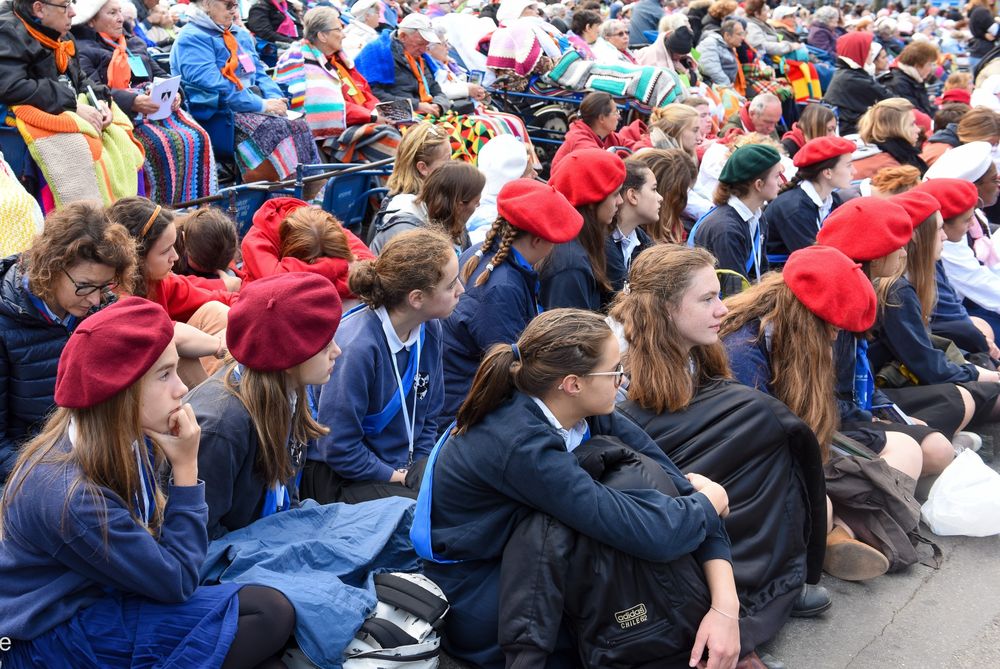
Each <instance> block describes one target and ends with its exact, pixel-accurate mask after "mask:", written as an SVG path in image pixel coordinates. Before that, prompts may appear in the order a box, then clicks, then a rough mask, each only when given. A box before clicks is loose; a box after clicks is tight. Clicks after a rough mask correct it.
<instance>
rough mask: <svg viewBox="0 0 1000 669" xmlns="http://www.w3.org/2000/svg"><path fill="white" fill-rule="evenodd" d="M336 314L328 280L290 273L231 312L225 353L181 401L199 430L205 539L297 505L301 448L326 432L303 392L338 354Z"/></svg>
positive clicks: (321, 379)
mask: <svg viewBox="0 0 1000 669" xmlns="http://www.w3.org/2000/svg"><path fill="white" fill-rule="evenodd" d="M340 308H341V307H340V298H339V297H338V296H337V290H336V289H335V288H334V287H333V284H331V283H330V282H329V281H327V280H326V279H325V278H323V277H321V276H318V275H316V274H307V273H304V272H293V273H288V274H276V275H274V276H270V277H265V278H263V279H258V280H257V281H254V282H253V283H250V284H248V285H247V286H246V287H245V288H244V289H243V291H242V293H241V296H240V300H239V302H237V303H236V304H235V305H233V308H232V310H231V311H230V312H229V324H230V327H229V329H227V330H226V340H227V346H228V348H229V357H227V358H226V363H225V365H224V366H223V368H222V369H220V370H219V371H218V372H216V373H215V374H214V375H212V376H211V377H210V378H209V379H208V380H207V381H206V382H205V383H202V384H201V385H200V386H198V387H197V388H195V389H194V390H192V391H191V392H190V393H189V394H188V396H187V398H186V399H187V401H188V402H190V404H191V406H192V407H193V408H194V411H195V414H196V415H197V417H198V424H199V425H201V430H202V432H201V448H200V449H199V451H198V469H199V471H200V472H201V477H202V480H204V481H205V484H206V502H207V503H208V535H209V538H211V539H216V538H218V537H220V536H222V535H223V534H225V533H227V532H232V531H233V530H238V529H240V528H242V527H246V526H247V525H249V524H250V523H252V522H253V521H254V520H257V519H258V518H263V517H265V516H269V515H271V514H274V513H278V512H279V511H285V510H287V509H289V508H292V507H293V506H297V505H298V502H299V500H300V496H299V483H300V480H301V473H302V467H303V465H304V464H305V449H306V444H307V443H309V442H310V441H312V440H315V439H318V438H319V437H321V436H323V435H325V434H327V433H328V432H329V429H328V428H326V427H324V426H322V425H320V424H319V423H318V422H316V416H315V407H314V406H313V402H312V401H311V398H309V397H307V394H306V390H307V388H308V386H313V385H322V384H324V383H326V382H327V381H328V380H329V379H330V372H331V370H332V369H333V367H334V364H335V362H334V361H335V360H336V358H337V356H339V355H340V348H338V346H337V344H336V342H334V341H333V335H334V333H335V332H336V330H337V326H338V325H339V323H340ZM275 342H280V346H275V345H274V343H275Z"/></svg>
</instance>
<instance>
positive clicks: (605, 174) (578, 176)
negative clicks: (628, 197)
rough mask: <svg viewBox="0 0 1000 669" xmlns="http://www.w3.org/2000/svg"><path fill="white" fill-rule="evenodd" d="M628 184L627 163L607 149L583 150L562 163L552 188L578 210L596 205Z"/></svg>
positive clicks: (554, 175) (556, 169)
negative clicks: (624, 184)
mask: <svg viewBox="0 0 1000 669" xmlns="http://www.w3.org/2000/svg"><path fill="white" fill-rule="evenodd" d="M623 183H625V163H624V162H623V161H622V159H621V158H619V157H618V156H616V155H615V154H613V153H608V152H607V151H605V150H604V149H580V150H579V151H574V152H573V153H571V154H569V155H568V156H566V157H565V158H563V159H562V160H560V161H559V163H558V164H557V165H556V168H555V169H554V170H553V171H552V176H550V177H549V185H551V186H552V187H553V188H555V189H556V190H557V191H559V192H560V193H562V194H563V195H565V196H566V199H567V200H569V203H570V204H571V205H573V206H574V207H582V206H583V205H585V204H595V203H597V202H600V201H601V200H603V199H604V198H606V197H607V196H609V195H611V194H612V193H614V192H615V191H616V190H618V189H619V188H621V187H622V184H623Z"/></svg>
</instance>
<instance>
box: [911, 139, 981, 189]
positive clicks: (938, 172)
mask: <svg viewBox="0 0 1000 669" xmlns="http://www.w3.org/2000/svg"><path fill="white" fill-rule="evenodd" d="M992 164H993V147H992V146H991V145H990V143H989V142H969V143H968V144H963V145H962V146H956V147H955V148H954V149H948V150H947V151H945V152H944V153H942V154H941V156H940V157H939V158H938V159H937V160H935V161H934V164H933V165H931V166H930V168H929V169H928V170H927V174H926V175H925V176H926V178H928V179H939V178H942V177H950V178H952V179H965V180H966V181H976V180H978V179H981V178H982V176H983V175H984V174H986V172H987V171H988V170H989V169H990V165H992Z"/></svg>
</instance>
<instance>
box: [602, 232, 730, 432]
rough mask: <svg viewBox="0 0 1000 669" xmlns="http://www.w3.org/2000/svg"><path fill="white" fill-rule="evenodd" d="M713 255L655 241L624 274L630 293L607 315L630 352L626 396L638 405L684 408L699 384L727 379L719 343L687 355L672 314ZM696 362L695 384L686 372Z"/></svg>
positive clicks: (712, 265)
mask: <svg viewBox="0 0 1000 669" xmlns="http://www.w3.org/2000/svg"><path fill="white" fill-rule="evenodd" d="M715 265H716V260H715V257H714V256H713V255H712V254H711V253H709V252H708V251H706V250H705V249H702V248H687V247H685V246H680V245H677V244H658V245H656V246H653V247H652V248H649V249H647V250H646V251H644V252H643V253H642V255H640V256H639V257H638V258H636V260H635V262H634V263H633V264H632V269H631V271H630V272H629V275H628V292H627V293H626V292H625V291H622V292H620V293H618V295H617V297H615V301H614V303H613V304H612V305H611V312H610V316H611V318H613V319H614V320H616V321H618V322H619V323H621V324H622V328H623V330H624V332H625V341H627V342H628V350H627V351H626V352H625V355H624V360H623V362H624V364H625V368H626V369H627V370H628V372H629V378H630V382H629V388H628V396H629V399H630V400H634V401H635V402H636V403H637V404H638V405H639V406H641V407H644V408H646V409H649V410H650V411H655V412H657V413H663V412H665V411H682V410H683V409H685V408H687V406H688V405H689V404H690V403H691V399H692V398H693V397H694V393H695V391H696V390H697V386H701V385H703V384H705V383H707V382H708V381H709V380H711V379H717V378H728V377H729V376H730V373H729V362H728V361H727V359H726V352H725V348H724V347H723V346H722V344H721V343H719V342H717V343H715V344H713V345H711V346H696V347H694V348H693V349H691V352H690V356H689V354H688V352H687V351H685V350H683V349H682V348H681V347H680V346H679V345H678V342H679V341H680V335H679V334H678V332H677V328H676V326H675V325H674V321H673V319H672V318H670V312H671V310H673V309H676V308H677V307H678V306H679V305H680V303H681V300H682V299H683V297H684V293H685V292H686V291H687V290H688V288H690V286H691V280H692V278H693V276H694V273H695V272H696V271H698V270H700V269H704V268H706V267H707V268H709V269H714V268H715ZM689 360H690V361H693V362H694V379H693V381H694V383H692V375H691V374H690V372H689V368H688V364H689Z"/></svg>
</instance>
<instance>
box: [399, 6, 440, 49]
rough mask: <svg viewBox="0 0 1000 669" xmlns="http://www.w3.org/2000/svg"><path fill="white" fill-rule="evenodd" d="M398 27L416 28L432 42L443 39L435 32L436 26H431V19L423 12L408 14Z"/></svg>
mask: <svg viewBox="0 0 1000 669" xmlns="http://www.w3.org/2000/svg"><path fill="white" fill-rule="evenodd" d="M398 28H399V29H401V30H404V29H405V30H415V31H416V32H418V33H420V36H421V37H423V38H424V39H425V40H427V41H428V42H430V43H431V44H438V43H440V42H441V40H439V39H438V36H437V33H436V32H434V28H432V27H431V20H430V19H429V18H427V17H426V16H424V15H423V14H417V13H416V12H414V13H413V14H410V15H408V16H407V17H406V18H405V19H403V20H402V21H400V22H399V25H398Z"/></svg>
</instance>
